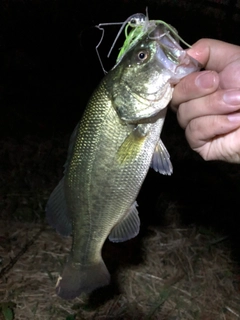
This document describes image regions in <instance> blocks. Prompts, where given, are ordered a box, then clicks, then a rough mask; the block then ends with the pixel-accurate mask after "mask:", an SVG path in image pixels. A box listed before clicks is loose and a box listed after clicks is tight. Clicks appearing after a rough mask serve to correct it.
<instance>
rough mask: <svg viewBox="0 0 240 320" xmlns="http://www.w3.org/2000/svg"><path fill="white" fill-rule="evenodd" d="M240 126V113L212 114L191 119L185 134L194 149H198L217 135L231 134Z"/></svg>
mask: <svg viewBox="0 0 240 320" xmlns="http://www.w3.org/2000/svg"><path fill="white" fill-rule="evenodd" d="M239 126H240V113H235V114H232V115H231V116H227V115H211V116H208V117H201V118H196V119H193V120H192V121H190V123H189V124H188V126H187V128H186V131H185V134H186V138H187V140H188V142H189V144H190V146H191V148H192V149H195V150H196V149H198V148H201V147H202V146H204V145H205V144H206V143H208V142H212V141H213V140H214V139H215V138H216V137H219V138H220V137H221V136H224V135H227V134H230V133H231V132H232V131H234V130H236V129H237V128H239Z"/></svg>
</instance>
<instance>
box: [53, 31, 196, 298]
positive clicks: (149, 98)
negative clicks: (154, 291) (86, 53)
mask: <svg viewBox="0 0 240 320" xmlns="http://www.w3.org/2000/svg"><path fill="white" fill-rule="evenodd" d="M163 33H164V30H163V27H161V26H158V27H157V28H156V30H154V31H152V34H153V35H154V37H153V38H152V37H150V36H149V35H145V36H144V37H143V38H142V39H141V41H139V42H138V43H137V44H136V45H135V46H134V47H133V48H132V49H131V50H129V52H128V53H127V54H126V55H125V56H124V57H123V58H122V59H121V61H120V63H119V64H118V65H117V66H116V67H115V68H113V69H112V70H111V71H110V72H109V73H108V74H107V76H105V77H104V79H103V80H102V82H101V83H100V85H99V86H98V88H97V89H96V90H95V92H94V93H93V95H92V98H91V99H90V101H89V103H88V105H87V108H86V110H85V113H84V115H83V117H82V119H81V121H80V123H79V125H78V126H77V127H76V129H75V131H74V133H73V135H72V137H71V141H70V147H69V153H68V159H67V163H66V166H65V172H64V178H63V179H62V180H61V181H60V183H59V185H58V186H57V187H56V188H55V190H54V191H53V193H52V194H51V196H50V199H49V201H48V204H47V219H48V221H49V223H50V224H51V225H52V226H53V227H54V228H56V230H57V231H58V232H59V233H60V234H62V235H65V236H67V235H70V234H71V233H72V235H73V244H72V251H71V254H70V258H69V261H68V262H67V264H66V266H65V268H64V270H63V273H62V276H61V277H60V278H59V281H58V284H57V289H56V290H57V293H58V295H59V296H60V297H62V298H64V299H73V298H75V297H76V296H78V295H79V294H81V293H82V292H91V291H92V290H94V289H95V288H98V287H101V286H104V285H107V284H108V283H109V281H110V275H109V272H108V270H107V268H106V266H105V264H104V262H103V260H102V256H101V250H102V246H103V244H104V241H105V240H106V238H107V237H108V236H109V239H110V240H111V241H114V242H120V241H126V240H128V239H131V238H133V237H135V236H136V235H137V234H138V232H139V226H140V221H139V217H138V211H137V208H136V206H137V204H136V202H135V201H136V197H137V195H138V192H139V190H140V188H141V185H142V183H143V181H144V179H145V177H146V174H147V172H148V169H149V167H150V166H152V167H153V168H154V169H155V170H156V171H159V172H160V173H163V174H171V172H172V166H171V162H170V160H169V154H168V152H167V150H166V149H165V147H164V145H163V143H162V142H161V140H160V133H161V130H162V126H163V122H164V118H165V114H166V107H167V105H168V103H169V101H170V100H171V97H172V90H173V87H172V84H171V82H176V78H177V77H178V76H179V72H181V74H183V70H184V72H185V73H184V75H186V74H188V73H190V72H192V71H195V70H196V69H197V68H198V65H197V63H196V61H195V60H192V59H191V58H190V57H188V56H187V55H186V53H185V52H184V51H183V50H182V51H181V52H182V56H181V57H179V52H178V57H177V58H176V57H175V58H176V59H178V60H177V61H174V62H171V61H170V60H169V57H168V56H167V55H166V52H165V51H166V50H165V48H164V50H165V51H164V50H163V43H162V39H163V38H164V34H163ZM159 34H160V35H161V37H159ZM169 50H170V49H169ZM183 55H184V57H183ZM180 59H182V60H180ZM166 64H167V65H168V69H167V68H166ZM170 64H174V66H173V67H174V68H175V69H174V71H172V70H173V69H171V68H172V66H171V68H169V65H170ZM170 69H171V70H170Z"/></svg>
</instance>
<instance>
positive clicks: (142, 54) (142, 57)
mask: <svg viewBox="0 0 240 320" xmlns="http://www.w3.org/2000/svg"><path fill="white" fill-rule="evenodd" d="M147 57H148V54H147V52H144V51H140V52H139V53H138V59H139V60H140V61H144V60H146V59H147Z"/></svg>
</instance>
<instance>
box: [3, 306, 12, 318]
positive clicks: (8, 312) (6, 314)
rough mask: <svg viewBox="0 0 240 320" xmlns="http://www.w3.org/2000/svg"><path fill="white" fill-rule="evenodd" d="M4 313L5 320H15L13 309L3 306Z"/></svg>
mask: <svg viewBox="0 0 240 320" xmlns="http://www.w3.org/2000/svg"><path fill="white" fill-rule="evenodd" d="M2 314H3V316H4V320H13V319H14V314H13V311H12V309H10V308H9V307H7V306H4V307H3V308H2Z"/></svg>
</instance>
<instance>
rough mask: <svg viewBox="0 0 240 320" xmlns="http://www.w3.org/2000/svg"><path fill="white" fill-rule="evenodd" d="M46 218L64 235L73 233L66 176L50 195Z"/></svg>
mask: <svg viewBox="0 0 240 320" xmlns="http://www.w3.org/2000/svg"><path fill="white" fill-rule="evenodd" d="M46 218H47V221H48V223H49V224H50V225H51V226H52V227H53V228H55V229H56V230H57V232H58V233H59V234H61V235H62V236H69V235H70V234H71V233H72V223H71V219H70V215H69V213H68V210H67V204H66V200H65V194H64V178H63V179H62V180H61V181H60V182H59V184H58V185H57V186H56V188H55V189H54V190H53V192H52V193H51V195H50V198H49V200H48V202H47V206H46Z"/></svg>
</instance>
